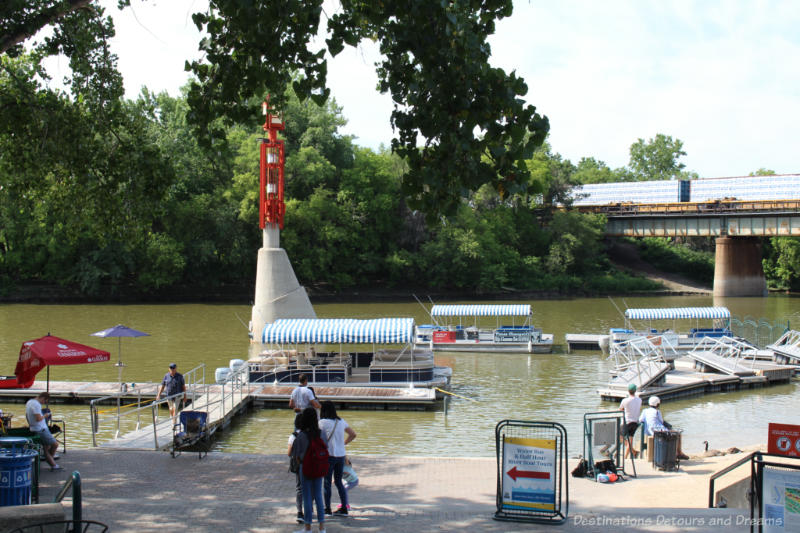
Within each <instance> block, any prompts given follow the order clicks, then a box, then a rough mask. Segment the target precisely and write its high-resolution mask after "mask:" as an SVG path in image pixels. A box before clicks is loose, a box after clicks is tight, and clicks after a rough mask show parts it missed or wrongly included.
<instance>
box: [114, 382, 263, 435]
mask: <svg viewBox="0 0 800 533" xmlns="http://www.w3.org/2000/svg"><path fill="white" fill-rule="evenodd" d="M258 389H260V387H258V386H252V385H248V386H245V387H244V388H243V389H242V390H241V391H234V392H233V394H231V393H230V391H228V394H226V395H224V396H223V390H222V387H221V386H220V385H206V386H205V390H202V391H195V401H194V402H193V403H191V404H190V405H189V406H188V407H186V408H185V409H184V410H185V411H204V412H207V413H208V417H207V419H206V423H207V425H208V429H209V432H211V433H214V432H215V431H216V430H217V429H219V428H221V427H225V426H227V425H228V424H229V423H230V420H231V418H233V416H235V415H236V413H238V412H239V411H241V410H242V409H244V408H245V407H246V406H247V405H249V404H250V403H251V402H252V401H253V397H252V393H253V392H255V391H256V390H258ZM176 418H177V416H176ZM171 446H172V419H171V417H170V416H169V414H166V416H163V415H162V416H160V417H159V419H158V421H157V423H156V426H155V431H154V429H153V424H148V425H147V426H145V427H143V428H140V429H138V430H135V431H132V432H130V433H126V434H125V435H122V436H120V437H118V438H116V439H113V440H110V441H108V442H106V443H103V444H101V445H100V447H102V448H115V449H127V450H153V449H156V450H162V449H164V448H169V447H171Z"/></svg>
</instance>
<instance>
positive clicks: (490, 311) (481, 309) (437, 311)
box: [431, 304, 531, 316]
mask: <svg viewBox="0 0 800 533" xmlns="http://www.w3.org/2000/svg"><path fill="white" fill-rule="evenodd" d="M530 314H531V306H530V305H529V304H511V305H434V306H433V309H431V316H528V315H530Z"/></svg>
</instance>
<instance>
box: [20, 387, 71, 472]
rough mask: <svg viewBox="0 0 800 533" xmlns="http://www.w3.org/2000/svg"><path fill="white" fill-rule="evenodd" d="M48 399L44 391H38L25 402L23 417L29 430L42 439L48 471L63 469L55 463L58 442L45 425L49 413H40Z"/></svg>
mask: <svg viewBox="0 0 800 533" xmlns="http://www.w3.org/2000/svg"><path fill="white" fill-rule="evenodd" d="M49 401H50V395H49V394H48V393H46V392H40V393H39V394H38V395H37V396H36V398H31V399H30V400H28V403H26V404H25V418H26V419H27V421H28V427H29V428H30V430H31V432H32V433H34V434H36V435H38V436H39V438H40V439H41V441H42V449H43V450H44V457H45V460H46V461H47V464H49V465H50V471H52V472H55V471H58V470H64V469H63V468H62V467H61V465H59V464H57V463H56V459H57V458H58V455H56V450H58V442H57V441H56V439H55V437H53V435H52V434H51V433H50V429H48V427H47V418H48V417H49V416H50V413H47V415H44V414H42V403H45V404H46V403H47V402H49Z"/></svg>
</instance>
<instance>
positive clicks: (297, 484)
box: [287, 415, 305, 524]
mask: <svg viewBox="0 0 800 533" xmlns="http://www.w3.org/2000/svg"><path fill="white" fill-rule="evenodd" d="M301 418H302V417H301V416H300V415H298V416H296V417H294V431H292V434H291V435H289V451H288V453H287V455H288V456H289V457H292V446H293V445H294V441H295V440H296V439H297V436H298V435H299V434H300V433H301V430H300V419H301ZM294 489H295V490H294V492H295V503H296V505H297V523H298V524H302V523H303V522H305V520H304V518H303V480H302V479H300V468H299V467H298V469H297V472H295V473H294Z"/></svg>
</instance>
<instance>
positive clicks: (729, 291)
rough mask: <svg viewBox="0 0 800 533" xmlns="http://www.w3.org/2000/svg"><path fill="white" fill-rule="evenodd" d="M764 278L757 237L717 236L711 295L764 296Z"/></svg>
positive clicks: (759, 242) (765, 291)
mask: <svg viewBox="0 0 800 533" xmlns="http://www.w3.org/2000/svg"><path fill="white" fill-rule="evenodd" d="M766 295H767V280H766V278H765V277H764V269H763V267H762V265H761V241H760V240H759V239H758V238H757V237H717V239H716V254H715V260H714V296H766Z"/></svg>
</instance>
